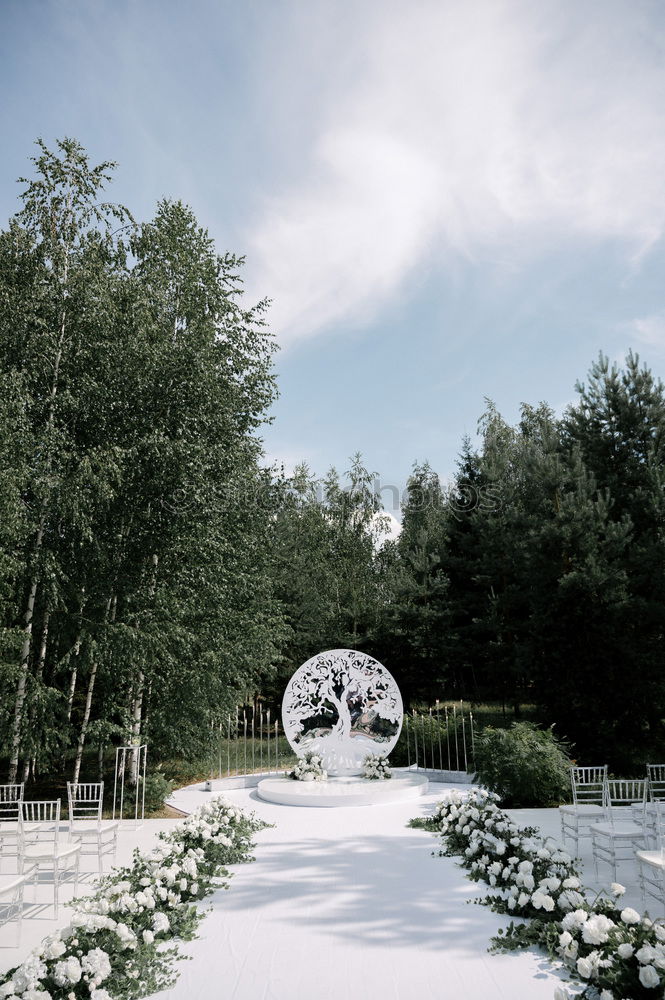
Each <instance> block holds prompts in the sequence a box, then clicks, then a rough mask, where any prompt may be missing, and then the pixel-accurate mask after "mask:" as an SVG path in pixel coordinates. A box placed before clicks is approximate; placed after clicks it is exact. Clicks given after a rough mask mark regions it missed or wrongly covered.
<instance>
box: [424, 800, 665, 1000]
mask: <svg viewBox="0 0 665 1000" xmlns="http://www.w3.org/2000/svg"><path fill="white" fill-rule="evenodd" d="M497 801H498V799H497V796H496V795H494V794H492V793H490V792H486V791H485V790H484V789H473V790H472V791H470V792H451V793H450V794H449V796H448V798H447V799H446V800H445V801H444V802H439V803H438V805H437V806H436V808H435V811H434V816H433V817H432V819H431V820H429V821H425V822H423V821H422V820H419V821H418V820H416V821H414V825H417V826H418V825H419V826H425V827H426V828H428V829H432V830H434V831H436V832H437V833H438V834H439V835H440V836H441V838H442V842H443V848H444V849H443V851H441V852H440V853H441V854H445V855H450V856H458V857H460V859H461V865H462V867H464V868H466V869H467V874H468V877H469V878H471V879H473V880H474V881H482V882H485V883H487V884H488V885H489V886H490V887H491V888H492V890H493V892H492V893H491V894H490V895H488V896H486V897H485V898H484V899H481V900H476V902H481V903H483V904H484V905H486V906H489V907H491V908H492V909H493V910H495V911H496V912H498V913H506V914H509V915H511V916H514V917H518V918H520V921H519V922H518V923H515V922H513V923H511V925H510V927H509V928H508V930H507V931H504V932H501V933H500V934H499V936H498V937H496V938H494V939H493V941H492V948H491V950H493V951H510V950H516V949H518V948H527V947H533V946H540V947H542V948H544V949H545V950H546V951H547V952H548V953H549V955H550V957H551V958H552V959H553V960H555V961H558V962H562V963H563V965H564V966H565V967H566V968H567V969H568V971H569V973H570V975H571V976H572V977H573V978H574V979H577V980H580V981H581V982H582V983H584V985H585V986H586V987H587V988H588V989H589V994H588V995H589V996H591V995H593V996H594V997H598V998H599V1000H617V998H619V1000H620V998H626V997H641V996H649V995H653V996H662V995H663V989H664V988H665V920H662V919H661V920H658V921H652V920H651V919H650V918H649V917H648V916H641V915H640V914H639V913H638V912H637V911H636V910H633V909H632V908H631V907H622V904H621V902H620V899H621V897H622V896H623V894H624V893H625V891H626V890H625V888H624V887H623V886H622V885H620V884H619V883H617V882H613V883H612V885H611V887H610V890H609V893H608V894H605V893H603V892H601V893H599V894H597V895H596V896H595V898H591V897H592V894H591V893H590V892H589V891H588V890H587V889H585V888H584V886H582V884H581V881H580V878H579V871H578V869H577V866H576V864H575V862H574V861H573V859H572V858H571V856H570V855H569V854H568V853H567V852H566V851H563V850H562V849H561V848H560V847H559V846H558V845H557V844H556V843H555V842H554V841H553V840H552V839H551V838H543V837H542V836H540V835H539V834H538V831H537V830H535V829H533V828H521V827H519V826H517V824H516V823H513V822H512V820H511V819H510V818H509V817H508V816H507V815H506V813H504V812H502V811H501V810H500V809H499V807H498V806H497ZM651 990H653V991H655V992H654V993H653V994H651V993H646V992H645V991H651ZM578 995H579V994H577V993H576V994H575V996H578ZM584 995H585V996H586V995H587V993H586V992H585V993H584ZM554 1000H573V998H572V994H570V993H569V992H568V991H567V990H566V989H565V987H563V986H558V987H557V988H556V990H555V992H554Z"/></svg>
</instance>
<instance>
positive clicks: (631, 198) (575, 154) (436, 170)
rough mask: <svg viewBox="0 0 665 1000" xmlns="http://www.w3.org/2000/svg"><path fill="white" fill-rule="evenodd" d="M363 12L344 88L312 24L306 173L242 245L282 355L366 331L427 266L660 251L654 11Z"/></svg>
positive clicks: (663, 106)
mask: <svg viewBox="0 0 665 1000" xmlns="http://www.w3.org/2000/svg"><path fill="white" fill-rule="evenodd" d="M323 9H324V11H325V12H326V15H327V17H328V19H329V20H330V19H333V18H334V17H335V16H337V15H338V13H339V6H338V5H337V4H335V3H333V4H330V3H329V4H324V5H323ZM348 10H349V11H351V10H352V8H351V6H349V8H348ZM353 11H354V20H353V21H352V20H349V21H348V22H347V23H346V28H347V29H348V31H347V32H346V34H344V32H343V31H341V30H340V27H339V24H336V32H335V33H334V35H333V38H334V43H335V45H337V46H339V44H340V36H341V35H344V37H345V43H346V49H345V52H344V61H343V66H344V70H345V74H346V75H345V76H342V75H341V74H340V72H339V69H338V67H337V62H338V61H339V60H338V59H337V55H338V52H337V51H335V49H334V46H333V45H332V44H331V45H330V47H327V45H326V43H325V41H322V40H321V39H325V36H326V32H325V27H326V15H324V16H323V17H322V19H321V20H320V21H315V22H313V25H309V30H310V32H313V29H314V27H316V32H315V33H314V34H311V35H310V38H309V42H310V51H309V52H308V54H307V63H306V68H307V73H308V74H309V75H308V76H307V78H306V79H303V80H302V82H301V85H302V86H303V87H308V86H311V87H312V88H313V89H316V88H315V86H314V83H315V80H316V74H317V70H316V69H314V68H313V66H316V65H317V58H316V56H317V46H319V49H320V51H319V52H318V55H319V56H320V58H319V59H318V65H319V67H320V68H319V70H318V73H319V74H320V79H323V78H324V77H325V75H326V74H327V73H330V74H331V75H332V76H333V79H334V84H335V85H334V86H333V85H331V84H330V83H328V85H327V86H321V88H320V94H319V102H318V104H314V103H312V104H311V105H307V110H308V111H309V113H311V114H314V113H316V120H313V121H310V122H308V123H307V127H305V126H303V129H302V134H303V135H305V136H307V137H308V138H307V140H306V142H305V144H304V146H303V149H302V156H301V160H300V167H298V166H296V168H295V170H296V175H295V176H293V177H292V179H291V180H290V182H289V183H286V184H284V185H283V186H282V187H281V188H280V189H279V190H276V191H274V192H272V193H271V194H270V196H269V197H268V198H267V199H266V202H265V204H264V205H263V208H262V210H261V211H260V212H259V213H258V216H257V218H256V220H255V223H254V225H253V227H252V229H251V231H250V232H249V234H248V238H247V246H248V251H249V262H250V267H251V268H252V276H253V282H252V283H253V284H254V285H255V286H256V287H257V288H258V289H260V290H261V294H267V295H268V296H270V297H271V298H272V299H273V300H274V306H273V310H272V315H271V325H272V326H273V328H274V329H275V331H276V332H277V334H278V336H279V337H280V339H281V341H282V343H290V342H293V341H294V340H296V339H299V338H303V337H307V336H311V335H314V334H316V333H318V332H320V331H321V330H322V329H324V328H326V327H329V326H330V325H331V324H333V323H340V322H344V321H347V322H350V323H358V322H361V323H362V322H364V321H366V320H368V319H369V318H371V317H372V316H374V315H375V314H376V312H377V310H379V309H380V308H382V307H385V306H386V304H388V303H389V302H390V300H391V297H392V296H394V294H395V293H396V292H397V291H399V289H400V288H401V287H403V283H404V282H405V281H406V280H408V279H409V278H410V277H411V276H412V275H413V274H414V273H415V272H416V271H417V270H418V269H423V268H426V269H429V268H431V267H432V266H434V267H441V266H445V265H446V264H451V263H453V262H454V261H455V260H456V259H460V258H462V259H465V260H467V261H471V262H475V263H478V262H485V261H486V262H489V261H490V260H491V259H492V258H494V257H495V256H496V255H497V253H500V254H501V256H502V257H503V258H504V261H505V259H506V258H507V259H508V262H509V264H514V263H515V262H517V264H518V266H524V265H526V263H527V262H528V260H529V257H530V256H532V255H533V254H537V253H539V252H541V251H542V250H543V248H546V247H549V246H552V245H557V246H561V245H563V246H569V247H570V252H571V253H574V252H583V250H584V246H585V245H587V244H589V243H593V242H597V241H608V240H613V241H620V242H621V243H622V244H623V245H624V246H625V254H626V261H627V264H630V263H631V262H633V263H635V262H636V261H639V259H640V257H641V256H642V255H644V254H645V253H647V252H648V251H649V249H650V248H651V247H652V246H653V244H654V243H655V242H656V241H657V240H658V239H660V237H661V235H662V233H663V230H664V228H665V186H664V185H663V184H662V177H663V172H664V168H665V102H664V101H663V99H662V98H663V93H664V90H665V62H664V61H663V59H662V44H663V40H664V36H665V31H664V27H665V20H664V19H663V18H661V17H659V15H658V11H657V9H656V8H654V7H653V5H651V4H650V3H648V2H647V0H638V2H636V3H628V2H622V0H615V2H612V0H609V2H608V3H606V4H603V5H600V4H578V3H572V2H562V0H540V2H539V3H537V4H534V3H532V2H531V0H505V2H504V0H469V2H467V3H464V4H462V3H458V2H457V0H447V2H442V0H420V2H418V0H414V2H413V3H409V4H404V3H401V2H400V3H397V2H390V0H381V2H374V0H366V2H365V3H364V4H361V5H360V6H359V8H358V7H357V6H356V7H354V8H353ZM358 11H359V12H358ZM654 11H655V14H654ZM650 17H655V18H656V20H655V21H654V23H651V22H650V20H649V18H650ZM330 23H332V21H331V22H330ZM293 44H294V46H296V45H301V44H302V38H299V39H298V40H297V42H294V43H293ZM312 50H313V51H312ZM291 55H292V56H293V58H294V66H295V70H294V72H297V69H298V65H299V64H298V56H297V53H291ZM282 85H284V81H282ZM291 85H293V84H291ZM279 105H280V101H279V95H276V96H275V106H276V107H278V106H279ZM291 134H293V133H291ZM291 162H293V160H292V161H291Z"/></svg>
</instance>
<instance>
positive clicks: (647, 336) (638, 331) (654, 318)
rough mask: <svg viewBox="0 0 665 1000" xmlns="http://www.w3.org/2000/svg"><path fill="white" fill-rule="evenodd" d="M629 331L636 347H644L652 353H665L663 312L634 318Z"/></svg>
mask: <svg viewBox="0 0 665 1000" xmlns="http://www.w3.org/2000/svg"><path fill="white" fill-rule="evenodd" d="M630 332H631V333H632V336H633V339H634V340H635V341H636V346H637V347H638V349H639V348H640V347H645V348H647V350H649V351H650V352H651V353H653V354H660V355H665V313H654V314H653V315H651V316H643V317H642V318H641V319H634V320H633V321H632V323H631V324H630Z"/></svg>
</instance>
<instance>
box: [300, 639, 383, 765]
mask: <svg viewBox="0 0 665 1000" xmlns="http://www.w3.org/2000/svg"><path fill="white" fill-rule="evenodd" d="M402 714H403V708H402V696H401V694H400V692H399V688H398V687H397V684H396V683H395V679H394V678H393V676H392V674H390V672H389V671H388V670H386V668H385V667H384V666H383V664H382V663H379V661H378V660H375V659H374V658H373V657H371V656H368V655H367V653H359V652H358V651H357V650H355V649H329V650H327V651H326V652H323V653H317V654H316V656H312V657H311V659H309V660H307V662H306V663H303V665H302V666H301V667H299V668H298V669H297V670H296V672H295V673H294V674H293V676H292V677H291V680H290V681H289V683H288V684H287V686H286V691H285V692H284V699H283V701H282V724H283V726H284V733H285V734H286V738H287V739H288V741H289V743H290V744H291V746H292V747H293V749H294V751H295V752H296V753H297V754H298V756H299V757H302V756H303V755H304V754H306V753H318V754H320V755H321V757H322V758H323V766H324V767H325V769H326V770H327V771H328V773H329V774H331V775H341V774H359V773H360V772H361V771H362V767H363V762H364V759H365V757H366V756H367V755H368V754H370V753H380V754H383V755H385V756H387V755H388V754H389V753H390V751H391V750H392V749H393V747H394V746H395V744H396V743H397V740H398V739H399V734H400V730H401V728H402Z"/></svg>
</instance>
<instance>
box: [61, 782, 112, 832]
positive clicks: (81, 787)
mask: <svg viewBox="0 0 665 1000" xmlns="http://www.w3.org/2000/svg"><path fill="white" fill-rule="evenodd" d="M67 799H68V802H69V826H70V829H71V826H72V824H73V823H74V822H75V821H76V820H87V821H88V822H90V821H91V820H93V821H98V820H100V819H101V818H102V804H103V801H104V782H103V781H92V782H90V781H88V782H81V781H77V782H74V781H68V782H67Z"/></svg>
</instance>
